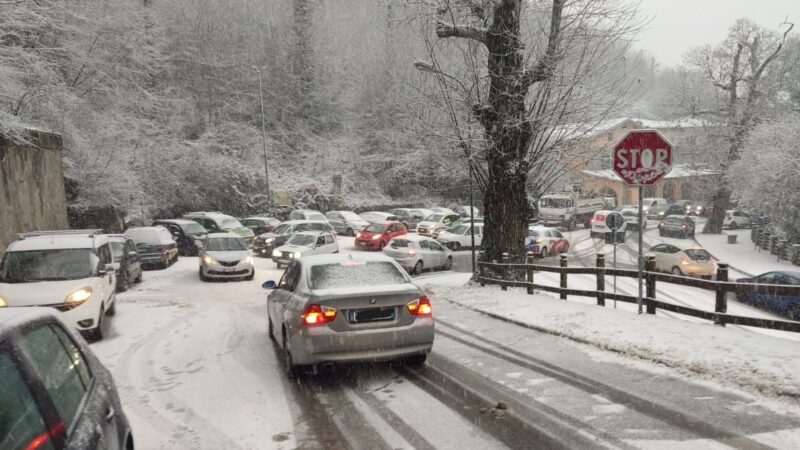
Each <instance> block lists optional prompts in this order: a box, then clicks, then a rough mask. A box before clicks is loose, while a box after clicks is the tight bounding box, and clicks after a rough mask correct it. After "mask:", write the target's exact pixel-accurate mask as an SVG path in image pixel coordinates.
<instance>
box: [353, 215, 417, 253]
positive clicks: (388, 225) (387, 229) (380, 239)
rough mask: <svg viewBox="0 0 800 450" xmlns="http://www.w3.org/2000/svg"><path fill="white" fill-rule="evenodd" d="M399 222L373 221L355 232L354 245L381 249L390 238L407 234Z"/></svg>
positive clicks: (365, 248)
mask: <svg viewBox="0 0 800 450" xmlns="http://www.w3.org/2000/svg"><path fill="white" fill-rule="evenodd" d="M407 233H408V231H407V230H406V226H405V225H403V224H402V223H400V222H378V223H373V224H370V225H369V226H367V227H366V228H364V229H363V230H361V231H359V232H358V233H357V234H356V240H355V242H354V243H355V246H356V248H357V249H359V250H376V251H378V250H383V248H384V247H386V244H388V243H389V241H391V240H392V239H394V238H396V237H398V236H403V235H405V234H407Z"/></svg>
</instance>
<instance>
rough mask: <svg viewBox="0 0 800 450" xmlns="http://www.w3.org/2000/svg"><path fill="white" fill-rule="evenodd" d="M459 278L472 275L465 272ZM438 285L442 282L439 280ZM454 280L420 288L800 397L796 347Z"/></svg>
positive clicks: (690, 369)
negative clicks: (462, 283)
mask: <svg viewBox="0 0 800 450" xmlns="http://www.w3.org/2000/svg"><path fill="white" fill-rule="evenodd" d="M460 276H461V278H460V280H464V279H465V278H467V276H465V275H460ZM440 280H441V282H440ZM458 280H459V279H457V278H455V276H447V277H442V278H441V279H440V278H438V277H430V278H426V279H422V280H419V281H418V283H419V284H420V285H422V286H424V287H425V288H426V289H427V290H429V291H430V292H431V293H432V298H434V299H436V300H447V301H450V302H452V303H455V304H458V305H462V306H465V307H468V308H471V309H473V310H476V311H480V312H484V313H487V314H489V315H491V316H493V317H497V318H502V319H504V320H508V321H512V322H514V323H517V324H519V325H522V326H526V327H530V328H532V329H536V330H539V331H544V332H548V333H552V334H556V335H559V336H564V337H568V338H570V339H573V340H576V341H579V342H583V343H586V344H590V345H593V346H596V347H599V348H602V349H606V350H611V351H614V352H618V353H621V354H624V355H627V356H632V357H635V358H641V359H644V360H649V361H654V362H657V363H660V364H664V365H666V366H669V367H673V368H676V369H678V370H680V371H681V372H684V373H686V374H688V375H690V376H691V377H698V378H702V379H707V380H712V381H714V382H718V383H722V384H728V385H734V386H737V387H740V388H743V389H745V390H749V391H757V392H759V393H761V394H765V395H768V396H774V397H779V398H784V399H789V400H790V401H792V402H796V401H797V400H798V399H799V398H800V352H798V351H797V343H796V342H792V341H789V340H785V339H779V338H775V337H772V336H766V335H762V334H757V333H752V332H750V331H748V330H746V329H743V328H736V327H725V328H723V327H718V326H715V325H713V324H708V323H695V322H688V321H682V320H672V319H669V318H665V317H660V316H652V315H647V314H642V315H639V314H636V312H635V311H631V310H629V309H623V308H620V310H619V311H616V310H613V309H612V308H611V307H606V308H599V307H597V306H592V305H589V304H587V303H585V302H581V301H572V298H571V299H570V300H569V301H562V300H558V299H556V298H553V297H551V296H548V295H543V294H536V295H528V294H527V293H526V292H525V290H524V289H514V288H509V290H508V291H507V292H503V291H501V290H500V288H499V287H497V286H487V287H484V288H481V287H479V286H477V285H472V284H467V285H464V286H454V285H457V284H458Z"/></svg>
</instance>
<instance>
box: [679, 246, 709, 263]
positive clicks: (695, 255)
mask: <svg viewBox="0 0 800 450" xmlns="http://www.w3.org/2000/svg"><path fill="white" fill-rule="evenodd" d="M684 253H686V255H687V256H689V258H692V259H693V260H695V261H709V260H710V259H711V254H710V253H708V252H707V251H705V250H703V249H702V248H692V249H689V250H685V251H684Z"/></svg>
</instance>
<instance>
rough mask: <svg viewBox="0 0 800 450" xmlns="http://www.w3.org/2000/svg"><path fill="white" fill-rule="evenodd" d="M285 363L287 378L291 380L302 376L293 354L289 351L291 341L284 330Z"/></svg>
mask: <svg viewBox="0 0 800 450" xmlns="http://www.w3.org/2000/svg"><path fill="white" fill-rule="evenodd" d="M283 363H284V364H285V366H286V376H287V377H289V379H290V380H294V379H296V378H297V377H298V376H299V375H300V368H299V367H298V366H296V365H295V364H294V359H292V352H291V350H289V341H288V339H287V338H286V330H285V329H284V330H283Z"/></svg>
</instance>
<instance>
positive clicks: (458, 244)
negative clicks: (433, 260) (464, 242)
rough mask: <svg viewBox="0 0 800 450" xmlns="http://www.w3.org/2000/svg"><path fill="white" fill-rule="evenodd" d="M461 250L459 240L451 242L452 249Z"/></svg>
mask: <svg viewBox="0 0 800 450" xmlns="http://www.w3.org/2000/svg"><path fill="white" fill-rule="evenodd" d="M459 250H461V242H453V251H456V252H457V251H459Z"/></svg>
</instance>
